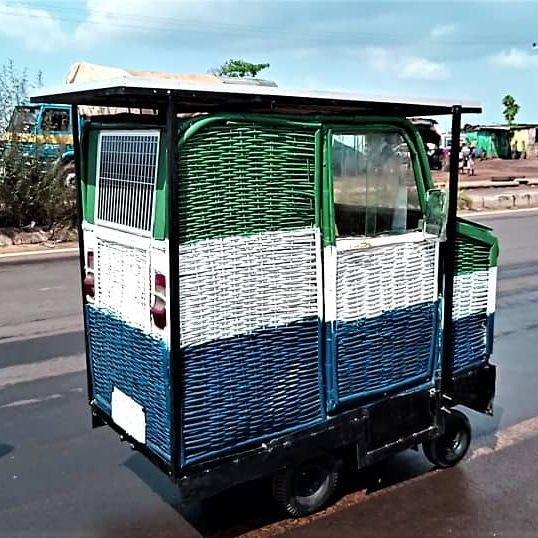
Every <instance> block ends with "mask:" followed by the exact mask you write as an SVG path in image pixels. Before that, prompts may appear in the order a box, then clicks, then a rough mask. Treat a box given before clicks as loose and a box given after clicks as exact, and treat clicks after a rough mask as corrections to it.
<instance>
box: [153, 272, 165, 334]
mask: <svg viewBox="0 0 538 538" xmlns="http://www.w3.org/2000/svg"><path fill="white" fill-rule="evenodd" d="M153 299H154V303H153V306H152V307H151V310H150V311H151V317H152V318H153V323H155V326H156V327H158V328H159V329H164V328H165V327H166V275H164V274H163V273H155V292H154V298H153Z"/></svg>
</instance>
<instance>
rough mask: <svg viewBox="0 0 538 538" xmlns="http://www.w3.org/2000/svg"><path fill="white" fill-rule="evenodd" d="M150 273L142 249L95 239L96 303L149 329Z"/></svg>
mask: <svg viewBox="0 0 538 538" xmlns="http://www.w3.org/2000/svg"><path fill="white" fill-rule="evenodd" d="M149 288H150V275H149V255H148V250H147V249H146V248H135V247H133V246H126V245H122V244H120V243H117V242H114V241H108V240H104V239H102V238H98V239H97V260H96V289H95V293H96V297H95V298H96V306H98V307H100V308H104V309H107V310H109V311H111V312H113V313H115V314H117V315H118V316H119V317H121V318H122V319H123V320H124V321H126V322H127V323H129V324H131V325H134V326H136V327H139V328H141V329H143V330H145V331H147V332H149V331H150V304H149V303H150V294H149Z"/></svg>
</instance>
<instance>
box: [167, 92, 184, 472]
mask: <svg viewBox="0 0 538 538" xmlns="http://www.w3.org/2000/svg"><path fill="white" fill-rule="evenodd" d="M166 137H167V144H168V145H167V154H168V155H167V162H168V178H167V179H168V256H169V264H170V265H169V281H170V283H169V286H170V304H169V305H168V308H169V310H170V391H171V398H170V401H171V402H172V408H171V410H170V420H171V425H170V434H171V445H170V446H171V460H172V461H171V464H172V465H171V470H170V474H171V476H172V477H173V478H176V477H177V476H179V448H180V442H179V441H180V420H181V419H180V417H181V368H180V365H181V362H180V357H179V347H180V346H179V342H180V340H179V331H180V328H179V327H180V326H179V201H178V173H177V170H178V166H177V165H178V125H177V107H176V105H175V103H174V101H173V100H172V97H169V98H168V106H167V110H166Z"/></svg>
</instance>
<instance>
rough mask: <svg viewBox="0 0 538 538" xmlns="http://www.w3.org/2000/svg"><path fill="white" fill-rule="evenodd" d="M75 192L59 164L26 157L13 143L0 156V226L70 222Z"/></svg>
mask: <svg viewBox="0 0 538 538" xmlns="http://www.w3.org/2000/svg"><path fill="white" fill-rule="evenodd" d="M75 194H76V193H75V190H74V188H73V186H72V185H71V184H70V183H68V182H67V181H66V175H65V173H64V169H63V167H61V166H60V165H57V166H55V167H51V164H50V162H42V161H39V160H37V159H28V158H26V157H24V156H23V155H22V153H21V152H20V150H19V148H18V147H17V144H13V145H12V146H10V147H9V148H8V149H7V150H6V151H5V153H4V155H3V156H2V157H1V158H0V227H11V226H13V227H22V226H27V225H29V224H31V223H32V222H35V223H37V224H39V225H43V226H49V225H58V224H61V225H65V226H68V225H72V224H73V223H74V221H75V215H76V206H75V202H76V197H75Z"/></svg>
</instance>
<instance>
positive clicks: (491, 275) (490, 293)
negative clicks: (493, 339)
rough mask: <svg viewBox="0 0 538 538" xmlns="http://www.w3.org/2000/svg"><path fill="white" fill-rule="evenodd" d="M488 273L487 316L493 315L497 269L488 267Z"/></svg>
mask: <svg viewBox="0 0 538 538" xmlns="http://www.w3.org/2000/svg"><path fill="white" fill-rule="evenodd" d="M488 273H489V285H488V288H489V289H488V314H493V313H494V312H495V303H496V298H497V267H490V268H489V271H488Z"/></svg>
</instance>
